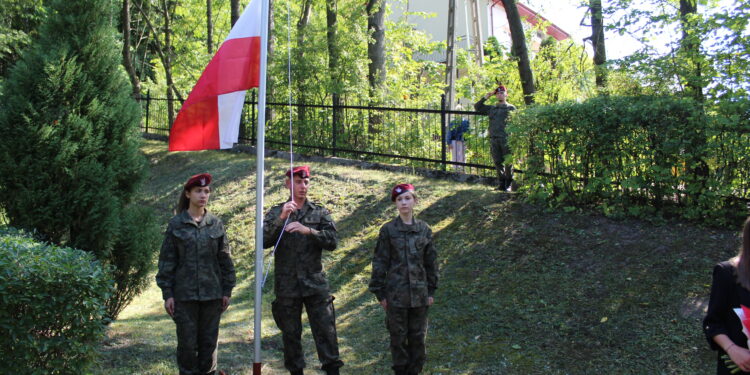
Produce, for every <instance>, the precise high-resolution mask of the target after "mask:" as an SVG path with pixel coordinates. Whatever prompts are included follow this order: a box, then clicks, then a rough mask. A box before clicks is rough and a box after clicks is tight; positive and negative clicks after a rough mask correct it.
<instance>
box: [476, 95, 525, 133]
mask: <svg viewBox="0 0 750 375" xmlns="http://www.w3.org/2000/svg"><path fill="white" fill-rule="evenodd" d="M485 100H487V99H485V98H484V97H482V99H479V101H478V102H476V103H475V104H474V109H475V110H476V111H477V112H479V113H481V114H483V115H487V116H489V118H490V125H489V127H488V130H489V133H490V137H503V138H506V137H507V134H506V132H505V125H506V122H507V120H508V115H509V114H510V112H511V111H515V110H516V106H514V105H513V104H508V103H504V104H502V103H498V104H497V105H487V104H484V102H485Z"/></svg>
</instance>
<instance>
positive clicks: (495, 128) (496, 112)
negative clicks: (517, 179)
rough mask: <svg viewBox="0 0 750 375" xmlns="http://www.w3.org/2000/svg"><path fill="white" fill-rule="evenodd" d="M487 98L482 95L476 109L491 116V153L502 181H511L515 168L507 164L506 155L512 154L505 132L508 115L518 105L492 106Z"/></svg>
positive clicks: (499, 104) (503, 182)
mask: <svg viewBox="0 0 750 375" xmlns="http://www.w3.org/2000/svg"><path fill="white" fill-rule="evenodd" d="M485 100H486V99H485V98H484V97H482V99H480V100H479V101H478V102H476V104H474V109H475V110H476V111H477V112H479V113H481V114H483V115H487V116H489V118H490V125H489V127H488V130H489V133H490V134H489V135H490V154H491V155H492V161H493V162H494V163H495V169H497V176H498V178H499V180H500V183H501V184H505V183H510V181H511V180H512V179H513V168H512V166H511V165H509V164H507V165H506V164H505V156H506V155H508V154H510V149H509V148H508V134H507V133H506V132H505V126H506V123H507V120H508V115H510V112H511V111H515V110H516V107H515V106H514V105H513V104H508V103H504V104H501V103H498V104H497V105H494V106H490V105H487V104H484V102H485Z"/></svg>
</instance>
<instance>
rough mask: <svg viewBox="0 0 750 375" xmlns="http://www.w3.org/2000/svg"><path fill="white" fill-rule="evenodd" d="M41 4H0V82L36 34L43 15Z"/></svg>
mask: <svg viewBox="0 0 750 375" xmlns="http://www.w3.org/2000/svg"><path fill="white" fill-rule="evenodd" d="M42 3H43V1H42V0H3V1H2V2H0V82H1V81H2V79H3V78H4V77H5V75H6V73H7V70H8V68H10V67H11V66H12V65H13V63H14V62H15V61H16V60H18V58H19V56H20V53H21V51H22V50H23V49H24V48H25V47H26V46H28V45H29V43H31V40H32V38H33V37H34V36H35V35H36V34H37V27H39V24H40V22H41V21H42V19H44V14H45V13H44V8H43V7H42Z"/></svg>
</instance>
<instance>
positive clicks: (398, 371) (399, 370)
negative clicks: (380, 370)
mask: <svg viewBox="0 0 750 375" xmlns="http://www.w3.org/2000/svg"><path fill="white" fill-rule="evenodd" d="M393 375H406V369H405V368H403V367H394V368H393Z"/></svg>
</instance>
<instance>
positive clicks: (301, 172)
mask: <svg viewBox="0 0 750 375" xmlns="http://www.w3.org/2000/svg"><path fill="white" fill-rule="evenodd" d="M292 175H295V176H299V177H302V178H310V167H308V166H307V165H300V166H299V167H294V168H293V169H291V170H288V171H286V176H287V177H291V176H292Z"/></svg>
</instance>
